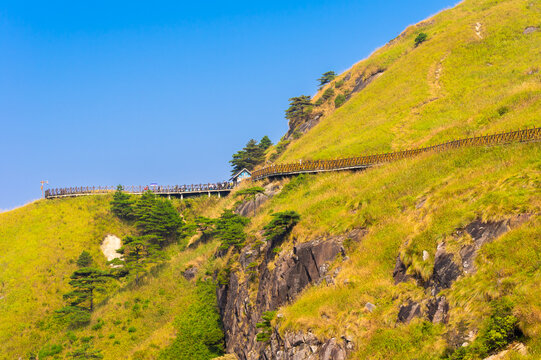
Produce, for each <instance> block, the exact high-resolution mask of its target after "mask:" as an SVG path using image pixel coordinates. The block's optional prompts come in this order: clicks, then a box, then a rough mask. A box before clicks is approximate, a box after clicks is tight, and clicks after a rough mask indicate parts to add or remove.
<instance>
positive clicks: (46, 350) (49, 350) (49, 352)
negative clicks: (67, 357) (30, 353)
mask: <svg viewBox="0 0 541 360" xmlns="http://www.w3.org/2000/svg"><path fill="white" fill-rule="evenodd" d="M61 352H62V345H58V344H51V345H45V346H44V347H43V348H42V349H41V350H40V351H39V353H38V358H39V359H45V358H46V357H49V356H53V355H56V354H60V353H61Z"/></svg>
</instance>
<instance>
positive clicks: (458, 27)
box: [219, 0, 541, 359]
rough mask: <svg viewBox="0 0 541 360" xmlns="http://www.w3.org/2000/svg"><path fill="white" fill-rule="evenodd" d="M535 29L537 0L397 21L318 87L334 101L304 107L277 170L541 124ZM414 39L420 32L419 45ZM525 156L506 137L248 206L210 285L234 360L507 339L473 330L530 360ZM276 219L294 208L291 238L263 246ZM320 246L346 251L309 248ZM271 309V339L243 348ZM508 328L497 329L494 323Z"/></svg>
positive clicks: (399, 352)
mask: <svg viewBox="0 0 541 360" xmlns="http://www.w3.org/2000/svg"><path fill="white" fill-rule="evenodd" d="M540 19H541V3H539V2H538V1H514V0H509V1H492V0H490V1H484V0H471V1H464V2H462V3H461V4H459V5H457V6H456V7H455V8H453V9H450V10H447V11H444V12H442V13H440V14H438V15H435V16H434V17H433V18H431V19H429V20H426V21H423V22H422V23H420V24H418V25H415V26H412V27H410V28H408V29H407V30H406V31H405V32H404V33H403V34H401V35H400V36H399V37H398V38H396V39H394V40H393V41H391V42H390V43H389V44H387V45H386V46H384V47H383V48H381V49H379V50H377V51H376V52H375V53H374V54H373V55H372V56H371V57H370V58H368V59H366V60H364V61H361V62H360V63H358V64H356V65H355V66H354V67H352V69H351V70H349V71H347V72H346V73H344V74H342V75H340V76H339V77H338V78H337V79H336V80H335V81H334V82H332V83H331V84H330V85H328V86H327V87H326V88H324V89H322V91H320V92H319V93H318V95H316V96H315V98H314V103H317V100H318V99H319V98H321V96H322V95H323V94H324V93H325V91H326V90H327V89H329V88H333V89H334V92H335V95H336V96H337V94H344V95H346V98H347V99H348V100H347V101H346V102H345V103H344V104H343V105H342V106H340V107H338V108H336V106H335V105H334V102H333V101H332V98H330V100H327V102H324V103H323V104H321V105H315V106H314V107H313V108H312V109H311V111H312V114H314V115H313V116H312V117H309V118H308V120H307V121H308V122H311V123H310V124H308V125H307V126H306V127H304V128H303V125H302V124H299V123H298V122H296V123H295V122H293V123H292V124H290V125H293V126H294V127H293V128H292V129H290V132H289V133H288V134H289V135H288V136H287V139H288V141H290V144H289V146H288V148H287V149H286V150H285V151H284V152H283V153H282V154H281V155H280V157H278V159H277V160H276V163H281V162H297V161H298V160H299V159H303V160H304V159H329V158H338V157H346V156H352V155H363V154H370V153H377V152H384V151H389V150H402V149H407V148H411V147H418V146H424V145H432V144H436V143H439V142H443V141H449V140H452V139H453V138H458V137H465V136H472V135H477V134H482V133H488V132H496V131H505V130H511V129H517V128H523V127H528V126H530V127H531V126H540V125H541V123H540V120H539V119H540V115H541V74H540V73H539V63H540V61H541V53H540V49H541V32H540V31H539V28H540V25H541V23H540ZM420 32H424V33H426V34H427V35H428V39H427V40H426V41H425V42H423V43H420V44H419V45H418V46H416V45H415V42H414V39H415V38H416V36H417V35H418V34H419V33H420ZM321 114H322V115H321ZM314 122H318V123H317V125H315V126H314V127H312V125H313V123H314ZM296 129H297V130H299V129H301V130H303V131H300V130H299V132H297V134H296V136H291V134H295V133H296ZM306 129H309V130H307V131H306V133H304V134H302V132H304V131H305V130H306ZM540 161H541V147H540V144H539V143H530V144H514V145H509V146H497V147H491V148H477V149H462V150H456V151H450V152H448V153H445V154H425V155H422V156H420V157H418V158H415V159H409V160H402V161H399V162H396V163H391V164H384V165H381V166H378V167H375V168H372V169H369V170H366V171H363V172H359V173H336V174H320V175H310V176H300V177H299V178H297V179H294V180H291V182H290V183H289V184H287V185H286V186H285V187H284V190H282V192H281V194H279V195H277V196H275V197H273V198H272V199H270V200H269V201H267V202H265V203H264V204H263V205H262V206H261V207H260V208H259V210H258V215H257V216H255V217H254V218H253V219H252V222H251V224H250V230H251V233H252V236H253V241H252V242H251V243H250V244H249V245H248V246H247V247H246V248H245V249H244V250H243V251H242V252H241V254H240V257H239V263H238V265H235V266H233V267H232V268H233V269H234V270H236V271H232V276H231V278H230V282H229V283H228V284H226V285H224V286H222V288H221V289H220V293H219V296H220V299H221V301H222V303H221V310H222V314H223V316H224V325H225V332H226V342H227V348H228V350H230V351H232V352H235V353H236V354H237V355H238V356H239V357H240V358H241V359H258V358H265V359H291V358H299V359H304V358H314V359H318V358H319V359H331V358H334V359H342V358H344V357H345V356H346V354H347V355H348V356H350V357H351V358H356V359H434V358H440V357H446V356H449V357H450V358H454V359H462V358H482V357H484V356H488V354H491V353H494V352H497V351H499V350H502V349H505V347H506V346H507V344H506V342H505V341H503V340H502V342H501V343H498V342H497V341H495V340H494V339H493V338H490V336H491V335H490V336H489V335H487V334H489V333H490V334H494V333H496V334H498V336H500V335H501V338H502V339H503V338H507V337H506V336H507V335H508V338H509V339H515V338H516V339H519V341H524V342H525V343H526V346H527V349H528V350H527V351H528V352H529V355H528V356H527V357H528V358H531V359H536V358H538V357H539V356H541V343H540V342H539V338H540V333H539V331H540V324H541V319H540V318H539V314H540V312H541V304H540V303H539V301H538V300H537V299H538V298H539V295H540V294H539V290H538V289H539V279H540V276H541V268H540V266H541V263H539V261H538V259H539V253H540V251H541V232H540V231H541V228H540V223H539V214H540V213H541V211H540V210H541V208H540V206H541V190H540V189H541V162H540ZM261 185H264V183H262V184H261ZM284 210H295V211H297V212H298V213H300V214H301V221H300V222H299V224H298V225H297V226H296V227H295V228H294V229H293V231H292V233H291V234H290V235H289V236H288V237H286V238H283V239H280V240H279V241H278V242H277V241H270V239H267V238H265V237H264V236H262V233H261V231H260V230H261V229H262V227H263V226H264V225H265V224H267V223H268V222H269V221H270V219H271V217H270V215H269V214H270V213H273V212H278V211H284ZM352 234H355V235H352ZM327 242H332V243H333V244H335V246H337V247H338V248H343V252H344V254H343V255H340V251H339V252H338V253H336V252H334V251H331V252H329V251H327V250H321V249H320V247H321V244H322V243H327ZM331 248H332V246H331ZM269 254H276V255H270V256H269ZM304 254H308V255H309V256H308V257H305V255H304ZM310 254H311V255H310ZM310 257H312V258H310ZM254 269H256V273H257V275H255V276H254ZM286 279H289V281H286ZM239 309H242V311H239ZM271 310H272V311H277V315H276V318H275V319H274V320H273V322H272V324H273V325H272V335H271V339H270V341H267V342H265V341H257V340H256V339H255V338H254V335H255V334H256V333H257V332H260V331H261V330H259V329H257V327H256V323H262V321H263V320H262V316H263V314H264V313H265V311H271ZM496 314H502V315H501V316H500V317H498V316H497V315H496ZM502 319H503V320H502ZM515 320H516V321H517V323H516V327H511V328H509V329H508V331H510V332H511V333H507V335H502V334H500V333H499V332H498V331H500V330H501V329H502V328H505V326H503V325H502V324H500V323H498V321H509V322H510V323H513V324H514V321H515ZM495 324H496V325H495ZM513 326H515V325H513ZM495 327H500V328H499V330H495ZM267 331H269V330H267ZM501 331H503V330H501ZM246 339H248V341H246ZM462 345H470V346H464V347H463V348H462ZM517 348H519V350H520V351H517V350H513V351H510V352H508V353H507V354H506V355H505V356H506V357H505V358H509V357H513V358H514V357H516V356H518V354H519V353H520V352H523V350H521V349H522V348H521V346H517Z"/></svg>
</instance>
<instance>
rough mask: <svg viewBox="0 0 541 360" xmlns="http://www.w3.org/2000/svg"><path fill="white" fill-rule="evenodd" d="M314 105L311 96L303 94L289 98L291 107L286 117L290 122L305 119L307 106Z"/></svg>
mask: <svg viewBox="0 0 541 360" xmlns="http://www.w3.org/2000/svg"><path fill="white" fill-rule="evenodd" d="M310 106H312V103H311V99H310V96H307V95H301V96H297V97H292V98H291V99H289V108H288V109H287V110H286V119H288V120H289V122H290V123H293V122H296V121H299V120H303V119H304V118H305V117H306V115H307V113H308V111H307V108H308V107H310Z"/></svg>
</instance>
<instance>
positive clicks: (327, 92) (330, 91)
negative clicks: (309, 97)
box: [321, 88, 334, 101]
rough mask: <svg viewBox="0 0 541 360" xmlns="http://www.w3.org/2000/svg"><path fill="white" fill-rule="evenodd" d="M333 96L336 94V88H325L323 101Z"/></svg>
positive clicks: (322, 96)
mask: <svg viewBox="0 0 541 360" xmlns="http://www.w3.org/2000/svg"><path fill="white" fill-rule="evenodd" d="M333 96H334V89H333V88H328V89H327V90H325V92H324V93H323V95H321V98H322V99H323V101H327V100H328V99H330V98H332V97H333Z"/></svg>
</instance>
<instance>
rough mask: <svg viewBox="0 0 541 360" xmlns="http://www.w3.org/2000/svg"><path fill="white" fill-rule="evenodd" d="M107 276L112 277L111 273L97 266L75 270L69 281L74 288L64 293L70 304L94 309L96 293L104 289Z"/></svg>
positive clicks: (90, 309) (89, 309)
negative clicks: (96, 267)
mask: <svg viewBox="0 0 541 360" xmlns="http://www.w3.org/2000/svg"><path fill="white" fill-rule="evenodd" d="M107 277H110V275H109V273H107V272H104V271H101V270H99V269H95V268H90V267H85V268H81V269H78V270H75V271H74V272H73V274H71V276H70V279H71V280H70V282H69V284H70V285H71V287H72V289H73V290H72V291H70V292H69V293H67V294H64V299H65V300H67V302H68V306H74V307H79V308H82V309H86V310H88V311H92V310H93V309H94V295H95V293H96V291H102V290H104V288H103V286H102V285H103V284H104V283H105V282H106V281H107Z"/></svg>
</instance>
